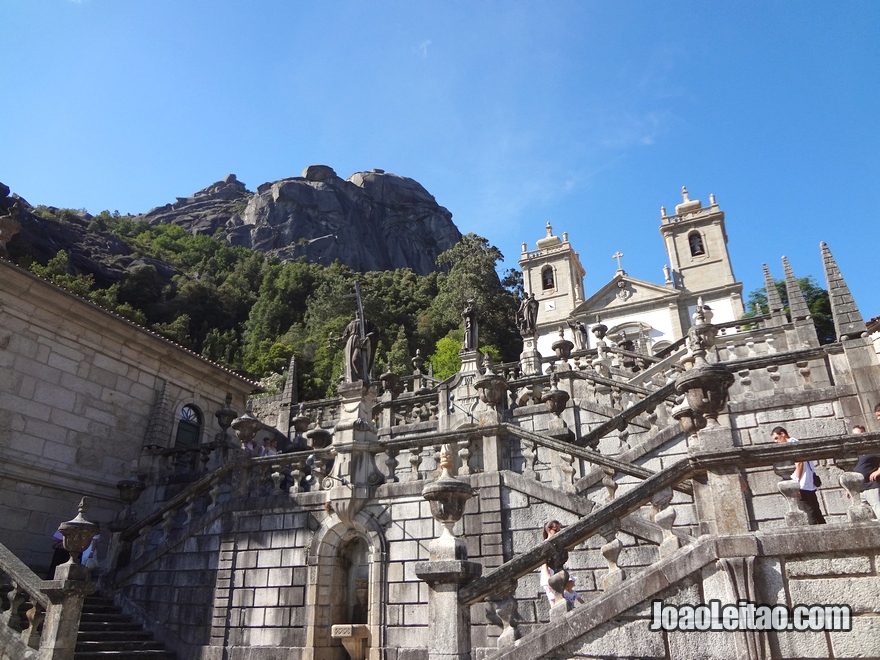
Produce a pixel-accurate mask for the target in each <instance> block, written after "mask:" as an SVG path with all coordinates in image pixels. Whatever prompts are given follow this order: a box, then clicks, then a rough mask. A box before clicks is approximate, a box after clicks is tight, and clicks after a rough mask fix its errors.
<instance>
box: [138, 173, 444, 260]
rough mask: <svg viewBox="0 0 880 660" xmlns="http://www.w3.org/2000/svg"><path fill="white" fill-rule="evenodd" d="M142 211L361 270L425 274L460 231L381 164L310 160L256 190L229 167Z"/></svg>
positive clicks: (240, 241) (284, 253) (279, 252)
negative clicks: (363, 167) (341, 166)
mask: <svg viewBox="0 0 880 660" xmlns="http://www.w3.org/2000/svg"><path fill="white" fill-rule="evenodd" d="M142 217H143V218H144V219H146V220H148V221H149V222H151V223H160V222H171V223H174V224H178V225H181V226H182V227H185V228H186V229H187V230H188V231H191V232H192V233H194V234H198V233H202V234H209V235H218V236H220V237H222V238H224V239H225V240H226V241H228V242H229V243H230V244H233V245H242V246H245V247H249V248H252V249H255V250H259V251H261V252H266V253H268V254H272V255H275V256H277V257H279V258H280V259H296V258H298V257H301V256H305V257H307V258H308V259H310V260H312V261H317V262H319V263H322V264H325V265H326V264H329V263H331V262H333V261H334V260H335V259H339V260H340V261H341V262H342V263H344V264H346V265H348V266H350V267H351V268H353V269H354V270H359V271H368V270H392V269H395V268H412V269H413V270H414V271H415V272H417V273H419V274H421V275H424V274H426V273H429V272H431V271H432V270H435V269H436V259H437V256H438V255H439V254H440V253H441V252H443V251H444V250H447V249H449V248H451V247H452V246H453V245H455V244H456V243H457V242H458V241H459V240H460V238H461V233H460V232H459V231H458V229H457V228H456V226H455V225H454V224H453V222H452V214H451V213H450V212H449V211H448V210H446V209H445V208H443V207H442V206H440V205H438V204H437V201H436V200H435V199H434V197H433V195H431V194H430V193H429V192H428V191H427V190H425V188H424V187H423V186H422V185H421V184H420V183H418V182H417V181H415V180H413V179H410V178H407V177H403V176H398V175H396V174H389V173H386V172H385V171H384V170H379V169H374V170H371V171H369V172H356V173H355V174H353V175H352V176H350V177H349V178H348V179H346V180H343V179H341V178H340V177H339V176H338V175H337V174H336V172H335V171H334V170H333V168H332V167H329V166H327V165H309V166H307V167H306V168H305V169H304V170H303V171H302V174H301V175H300V176H298V177H289V178H284V179H279V180H277V181H270V182H267V183H264V184H262V185H260V186H258V187H257V191H256V193H251V192H249V191H248V190H247V188H246V186H245V185H244V184H243V183H242V182H240V181H238V179H237V178H236V177H235V175H234V174H230V175H229V176H227V177H226V178H225V179H223V180H222V181H218V182H217V183H214V184H212V185H210V186H208V187H206V188H204V189H202V190H200V191H198V192H197V193H195V194H193V195H191V196H189V197H178V198H177V201H176V202H174V203H173V204H166V205H165V206H162V207H158V208H155V209H153V210H151V211H150V212H149V213H147V214H145V215H144V216H142Z"/></svg>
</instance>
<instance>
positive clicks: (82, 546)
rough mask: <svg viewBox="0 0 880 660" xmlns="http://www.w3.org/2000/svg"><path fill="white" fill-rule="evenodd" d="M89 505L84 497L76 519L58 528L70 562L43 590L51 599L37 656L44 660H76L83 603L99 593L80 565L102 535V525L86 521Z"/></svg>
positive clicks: (85, 569)
mask: <svg viewBox="0 0 880 660" xmlns="http://www.w3.org/2000/svg"><path fill="white" fill-rule="evenodd" d="M86 503H87V498H85V497H84V498H83V499H82V501H81V502H80V504H79V513H78V514H77V516H76V518H74V519H73V520H69V521H67V522H64V523H61V525H60V526H59V527H58V530H59V531H60V532H61V534H62V536H63V537H64V549H65V550H67V551H68V552H69V553H70V560H69V561H68V562H67V563H66V564H61V566H59V567H58V568H56V569H55V579H54V580H46V581H45V582H43V586H42V588H41V589H40V591H42V592H43V593H44V594H46V596H48V598H49V606H48V607H47V608H46V619H45V621H44V623H43V633H42V635H41V637H40V651H39V655H38V656H37V657H38V658H39V659H40V660H72V659H73V654H74V651H75V649H76V636H77V633H78V632H79V620H80V616H81V614H82V607H83V601H84V600H85V597H86V596H88V595H89V594H91V593H94V591H95V585H94V583H93V582H92V581H91V576H90V574H89V569H87V568H86V567H85V566H83V565H82V564H81V563H80V561H81V557H82V553H83V552H84V551H85V550H86V548H88V547H89V545H91V543H92V539H93V538H94V536H95V535H96V534H97V533H98V525H96V524H95V523H91V522H89V521H88V520H86V519H85V518H83V511H84V509H85V507H86Z"/></svg>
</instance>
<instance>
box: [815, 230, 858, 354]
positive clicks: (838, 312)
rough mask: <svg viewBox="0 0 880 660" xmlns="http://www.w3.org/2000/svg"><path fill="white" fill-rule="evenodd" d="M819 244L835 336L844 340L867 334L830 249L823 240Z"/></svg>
mask: <svg viewBox="0 0 880 660" xmlns="http://www.w3.org/2000/svg"><path fill="white" fill-rule="evenodd" d="M819 246H820V247H821V248H822V265H823V266H824V268H825V281H826V282H827V283H828V298H829V299H830V301H831V316H832V317H833V318H834V331H835V332H836V333H837V338H838V339H839V340H840V341H844V340H846V339H855V338H857V337H865V336H867V333H868V328H867V326H866V325H865V321H864V319H863V318H862V314H861V312H859V308H858V307H857V306H856V301H855V300H854V299H853V297H852V294H851V293H850V292H849V287H848V286H847V284H846V280H844V279H843V275H841V274H840V269H839V268H838V267H837V262H836V261H834V257H833V256H832V255H831V250H829V249H828V246H827V245H826V244H825V242H824V241H823V242H821V243H819Z"/></svg>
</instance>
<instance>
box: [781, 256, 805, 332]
mask: <svg viewBox="0 0 880 660" xmlns="http://www.w3.org/2000/svg"><path fill="white" fill-rule="evenodd" d="M782 268H783V269H784V270H785V290H786V292H787V293H788V311H789V314H791V320H792V322H794V321H801V320H803V319H809V318H812V317H811V315H810V308H809V307H807V301H806V299H805V298H804V292H803V291H801V287H800V285H799V284H798V281H797V278H796V277H795V276H794V271H793V270H792V269H791V264H789V263H788V259H787V258H786V257H782Z"/></svg>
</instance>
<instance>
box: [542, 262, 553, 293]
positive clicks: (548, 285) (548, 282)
mask: <svg viewBox="0 0 880 660" xmlns="http://www.w3.org/2000/svg"><path fill="white" fill-rule="evenodd" d="M553 287H554V283H553V268H552V266H544V268H543V270H541V288H543V289H552V288H553Z"/></svg>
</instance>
